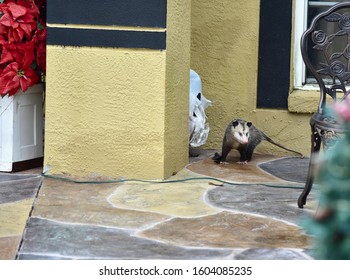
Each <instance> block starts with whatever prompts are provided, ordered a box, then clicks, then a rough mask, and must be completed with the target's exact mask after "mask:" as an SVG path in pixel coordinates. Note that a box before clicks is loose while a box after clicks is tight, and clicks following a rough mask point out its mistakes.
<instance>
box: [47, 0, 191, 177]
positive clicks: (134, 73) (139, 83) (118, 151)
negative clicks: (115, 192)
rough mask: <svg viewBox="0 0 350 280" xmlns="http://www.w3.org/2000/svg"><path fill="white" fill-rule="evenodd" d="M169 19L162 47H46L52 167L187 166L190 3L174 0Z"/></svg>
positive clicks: (75, 171)
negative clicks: (164, 44)
mask: <svg viewBox="0 0 350 280" xmlns="http://www.w3.org/2000/svg"><path fill="white" fill-rule="evenodd" d="M167 21H168V22H167V50H165V51H160V50H145V49H120V48H95V47H91V48H90V47H79V48H78V47H63V46H48V47H47V65H48V66H47V94H46V95H47V97H46V123H45V127H46V128H45V156H44V165H45V168H46V169H48V172H49V173H51V174H66V175H69V176H78V177H89V176H92V175H94V174H96V175H101V176H111V177H119V176H122V177H125V178H144V179H162V178H167V177H169V176H170V175H171V174H172V173H174V172H177V171H179V170H180V169H181V168H183V167H184V166H185V165H186V164H187V162H188V125H187V121H188V91H189V65H190V47H189V46H190V3H189V1H187V0H173V1H169V3H168V10H167ZM79 27H80V28H82V26H79ZM86 28H91V27H89V26H86ZM92 28H95V27H92ZM116 28H118V27H116ZM121 29H122V28H121ZM134 29H137V28H134ZM139 30H141V31H142V28H139ZM186 46H187V47H186Z"/></svg>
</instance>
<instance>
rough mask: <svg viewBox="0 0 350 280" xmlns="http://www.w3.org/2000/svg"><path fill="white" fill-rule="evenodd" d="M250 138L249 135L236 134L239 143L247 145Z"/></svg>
mask: <svg viewBox="0 0 350 280" xmlns="http://www.w3.org/2000/svg"><path fill="white" fill-rule="evenodd" d="M248 136H249V134H248V133H243V132H238V133H237V134H236V139H237V140H238V142H239V143H241V144H244V145H245V144H248V141H249V139H248Z"/></svg>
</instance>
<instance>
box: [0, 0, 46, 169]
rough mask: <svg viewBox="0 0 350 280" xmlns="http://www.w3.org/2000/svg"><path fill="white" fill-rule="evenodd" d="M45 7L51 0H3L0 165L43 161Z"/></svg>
mask: <svg viewBox="0 0 350 280" xmlns="http://www.w3.org/2000/svg"><path fill="white" fill-rule="evenodd" d="M45 8H46V0H0V96H1V97H0V171H16V170H19V169H24V168H27V167H30V164H31V163H33V164H34V165H38V164H41V162H42V158H43V108H42V102H43V92H44V84H43V82H44V76H45V71H46V24H45ZM28 164H29V165H28Z"/></svg>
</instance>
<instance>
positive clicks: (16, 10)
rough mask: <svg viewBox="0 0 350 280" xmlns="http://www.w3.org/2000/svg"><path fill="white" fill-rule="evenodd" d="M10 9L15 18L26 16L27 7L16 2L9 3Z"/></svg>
mask: <svg viewBox="0 0 350 280" xmlns="http://www.w3.org/2000/svg"><path fill="white" fill-rule="evenodd" d="M7 5H8V7H9V11H10V12H11V13H12V16H13V18H14V19H17V18H19V17H21V16H24V15H25V14H26V13H27V8H26V7H23V6H21V5H17V4H15V3H8V4H7Z"/></svg>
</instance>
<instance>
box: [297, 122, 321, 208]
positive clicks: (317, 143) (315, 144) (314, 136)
mask: <svg viewBox="0 0 350 280" xmlns="http://www.w3.org/2000/svg"><path fill="white" fill-rule="evenodd" d="M320 148H321V137H320V135H319V134H318V133H317V131H316V129H315V127H314V126H311V155H310V163H309V171H308V174H307V179H306V183H305V187H304V190H303V192H302V193H301V194H300V196H299V199H298V207H299V208H304V205H305V204H306V198H307V196H308V195H309V193H310V191H311V188H312V184H313V181H314V158H315V153H317V152H319V150H320Z"/></svg>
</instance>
